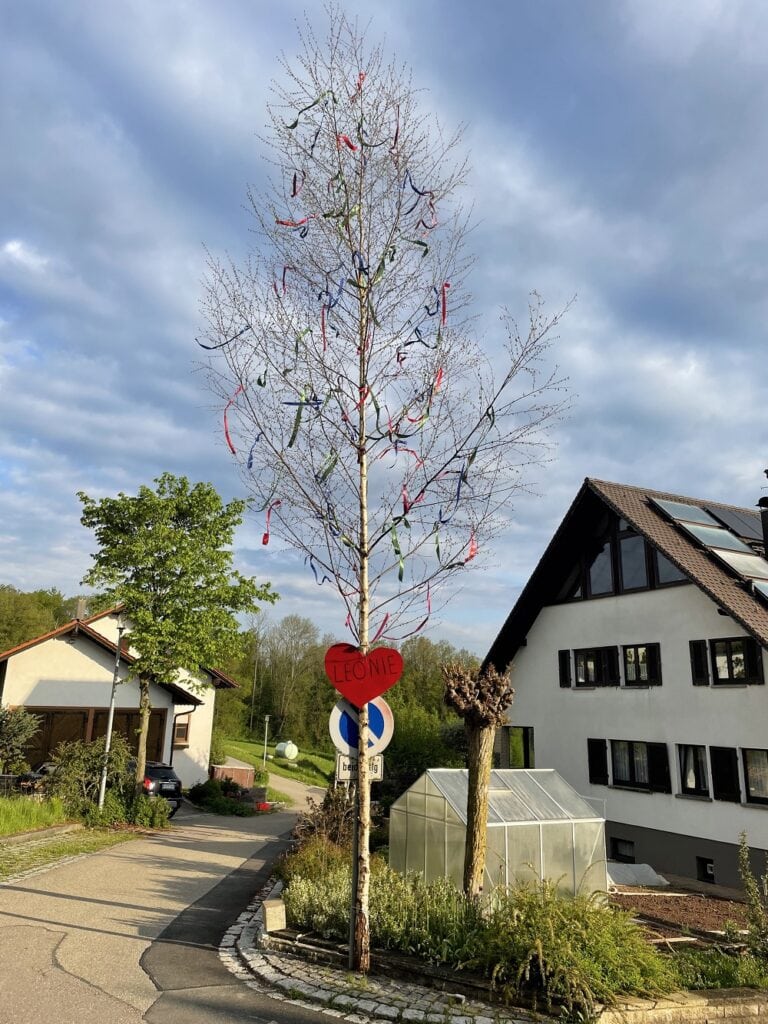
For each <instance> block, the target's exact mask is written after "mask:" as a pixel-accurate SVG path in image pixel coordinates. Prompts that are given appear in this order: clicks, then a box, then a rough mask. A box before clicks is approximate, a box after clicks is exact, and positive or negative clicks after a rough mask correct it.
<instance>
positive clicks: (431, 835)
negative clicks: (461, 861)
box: [424, 818, 445, 882]
mask: <svg viewBox="0 0 768 1024" xmlns="http://www.w3.org/2000/svg"><path fill="white" fill-rule="evenodd" d="M426 825H427V829H426V836H427V847H426V853H425V856H426V868H425V871H424V881H426V882H434V881H435V879H436V878H444V877H445V825H444V824H443V822H442V821H430V820H429V818H428V819H427V822H426Z"/></svg>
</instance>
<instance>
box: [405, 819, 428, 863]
mask: <svg viewBox="0 0 768 1024" xmlns="http://www.w3.org/2000/svg"><path fill="white" fill-rule="evenodd" d="M409 818H410V814H409ZM425 824H426V821H425V819H424V818H422V817H417V818H416V820H415V821H414V820H413V819H412V818H411V820H409V821H408V823H407V825H406V837H407V839H406V844H407V845H406V850H407V856H406V864H407V866H408V870H409V871H420V872H421V873H422V874H424V870H425V867H426V865H425V861H424V851H425V849H426V845H425V844H426V838H427V833H426V829H425V827H424V826H425Z"/></svg>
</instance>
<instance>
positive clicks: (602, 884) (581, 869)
mask: <svg viewBox="0 0 768 1024" xmlns="http://www.w3.org/2000/svg"><path fill="white" fill-rule="evenodd" d="M574 834H575V839H576V843H575V847H574V861H575V864H576V891H577V892H580V893H584V894H585V895H586V894H589V893H591V892H595V891H596V890H599V891H602V892H604V891H605V889H606V886H607V877H606V870H607V866H606V861H605V826H604V824H603V822H602V821H577V822H576V823H575V824H574Z"/></svg>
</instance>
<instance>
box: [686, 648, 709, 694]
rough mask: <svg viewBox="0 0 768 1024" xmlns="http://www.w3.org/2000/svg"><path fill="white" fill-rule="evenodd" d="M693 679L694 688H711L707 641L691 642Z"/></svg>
mask: <svg viewBox="0 0 768 1024" xmlns="http://www.w3.org/2000/svg"><path fill="white" fill-rule="evenodd" d="M688 647H689V648H690V652H691V679H692V680H693V685H694V686H709V665H708V663H707V641H706V640H691V641H690V642H689V644H688Z"/></svg>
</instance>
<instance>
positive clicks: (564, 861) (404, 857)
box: [389, 768, 607, 894]
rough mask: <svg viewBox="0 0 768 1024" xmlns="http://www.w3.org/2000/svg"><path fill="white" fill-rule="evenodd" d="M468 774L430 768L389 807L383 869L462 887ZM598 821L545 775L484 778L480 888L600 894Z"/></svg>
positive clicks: (562, 784) (506, 773)
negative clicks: (547, 885)
mask: <svg viewBox="0 0 768 1024" xmlns="http://www.w3.org/2000/svg"><path fill="white" fill-rule="evenodd" d="M468 775H469V773H468V772H467V770H466V769H463V768H430V769H429V770H427V771H426V772H425V773H424V774H423V775H422V776H421V777H420V778H419V779H417V781H416V782H414V784H413V785H412V786H411V787H410V789H407V790H406V791H405V793H403V795H402V796H401V797H399V798H398V799H397V800H396V801H395V803H394V804H393V805H392V807H391V808H390V817H389V864H390V867H392V868H394V870H395V871H399V872H401V873H402V874H405V873H406V872H409V871H418V872H419V873H420V874H422V875H423V876H424V880H425V881H427V882H432V881H434V880H435V879H438V878H449V879H450V880H451V881H452V882H453V883H454V884H455V885H456V887H457V888H459V889H460V888H461V887H462V878H463V873H464V849H465V841H466V829H467V789H468ZM606 868H607V866H606V857H605V819H604V818H603V817H602V816H601V815H599V814H597V812H596V811H595V810H594V808H593V807H591V806H590V804H589V803H588V802H587V801H586V800H585V798H584V797H582V796H579V794H578V793H577V792H576V790H575V789H573V788H572V787H571V786H569V785H568V783H567V782H566V781H565V780H564V779H563V778H562V777H561V776H560V775H558V773H557V772H556V771H554V770H553V769H551V768H530V769H528V768H506V769H498V770H496V771H492V772H491V782H490V786H489V790H488V847H487V853H486V863H485V875H484V879H483V889H484V891H486V892H488V891H490V890H491V889H493V888H495V887H496V886H497V885H518V884H525V883H537V882H540V881H542V880H545V879H546V880H548V881H551V882H552V883H554V884H555V885H556V886H557V887H558V889H559V890H560V891H561V892H565V893H586V894H588V893H592V892H596V891H601V892H605V890H606V888H607V873H606Z"/></svg>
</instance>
